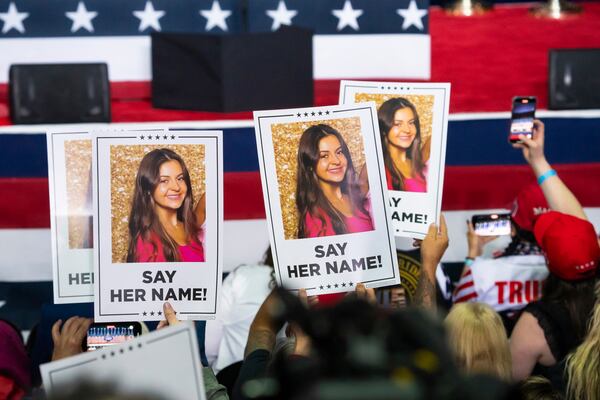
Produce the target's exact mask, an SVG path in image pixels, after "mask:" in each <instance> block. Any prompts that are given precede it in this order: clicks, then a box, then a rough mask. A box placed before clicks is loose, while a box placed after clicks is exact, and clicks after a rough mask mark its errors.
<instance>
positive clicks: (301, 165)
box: [296, 124, 367, 238]
mask: <svg viewBox="0 0 600 400" xmlns="http://www.w3.org/2000/svg"><path fill="white" fill-rule="evenodd" d="M329 135H333V136H335V137H336V138H337V139H338V141H339V142H340V145H341V148H342V153H343V154H344V156H345V157H346V160H347V166H346V175H345V176H344V180H343V181H342V183H341V190H342V193H343V194H345V195H347V196H348V197H349V199H350V202H351V203H352V209H353V210H356V209H358V210H359V211H360V212H362V213H364V214H367V211H366V209H365V206H364V196H363V195H362V194H361V192H360V188H359V187H358V182H357V179H356V171H355V169H354V164H353V163H352V156H351V155H350V150H349V149H348V145H347V144H346V141H344V138H343V137H342V135H341V134H340V133H339V132H338V131H337V130H335V129H334V128H332V127H331V126H329V125H325V124H318V125H313V126H311V127H309V128H308V129H306V130H305V131H304V132H303V133H302V136H301V137H300V144H299V145H298V170H297V173H296V207H297V208H298V214H299V222H298V238H305V237H306V234H307V232H306V221H305V220H306V214H307V213H309V214H310V215H311V216H312V217H316V218H319V219H320V220H321V223H322V226H323V228H322V232H321V233H324V231H325V229H326V225H327V223H326V219H325V215H326V216H328V217H329V218H330V220H331V224H332V227H333V230H334V232H335V233H336V234H342V233H347V232H348V228H347V227H346V223H345V222H344V216H343V215H342V213H341V212H339V211H338V210H337V209H336V208H335V207H334V206H333V205H332V204H331V203H330V202H329V200H327V197H325V194H324V193H323V191H322V190H321V187H320V186H319V178H318V177H317V173H316V166H317V163H318V162H319V154H320V152H319V142H320V141H321V139H323V138H325V137H327V136H329Z"/></svg>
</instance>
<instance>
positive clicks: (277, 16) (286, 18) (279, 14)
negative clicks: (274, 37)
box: [267, 0, 298, 31]
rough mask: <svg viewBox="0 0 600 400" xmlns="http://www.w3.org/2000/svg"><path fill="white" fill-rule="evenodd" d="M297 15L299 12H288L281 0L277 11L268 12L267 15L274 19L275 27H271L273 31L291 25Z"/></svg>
mask: <svg viewBox="0 0 600 400" xmlns="http://www.w3.org/2000/svg"><path fill="white" fill-rule="evenodd" d="M297 14H298V11H296V10H288V9H287V7H286V5H285V1H283V0H279V4H278V5H277V10H267V15H268V16H269V17H271V18H273V26H271V30H272V31H276V30H277V29H279V28H280V27H281V25H291V24H292V18H294V17H295V16H296V15H297Z"/></svg>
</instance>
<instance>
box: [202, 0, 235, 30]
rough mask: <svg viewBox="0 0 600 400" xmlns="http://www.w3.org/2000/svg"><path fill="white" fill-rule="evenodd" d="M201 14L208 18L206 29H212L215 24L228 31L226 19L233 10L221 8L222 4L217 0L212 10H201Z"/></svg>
mask: <svg viewBox="0 0 600 400" xmlns="http://www.w3.org/2000/svg"><path fill="white" fill-rule="evenodd" d="M200 14H201V15H202V16H203V17H204V18H206V28H205V29H206V31H210V30H211V29H212V28H214V27H215V26H218V27H219V28H221V29H222V30H223V31H227V22H226V21H225V19H226V18H227V17H229V16H230V15H231V11H229V10H223V9H221V5H220V4H219V2H218V1H217V0H214V1H213V3H212V7H211V9H210V10H200Z"/></svg>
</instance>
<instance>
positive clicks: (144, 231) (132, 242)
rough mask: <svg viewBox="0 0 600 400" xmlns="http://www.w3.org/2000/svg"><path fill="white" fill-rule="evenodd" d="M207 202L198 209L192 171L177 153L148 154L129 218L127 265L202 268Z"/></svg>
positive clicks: (137, 178) (199, 204)
mask: <svg viewBox="0 0 600 400" xmlns="http://www.w3.org/2000/svg"><path fill="white" fill-rule="evenodd" d="M205 207H206V206H205V197H204V195H202V197H201V198H200V201H198V204H197V205H196V206H195V207H194V195H193V193H192V183H191V179H190V174H189V171H188V169H187V167H186V165H185V162H184V161H183V158H182V157H180V156H179V155H178V154H177V153H176V152H174V151H173V150H170V149H167V148H159V149H154V150H152V151H150V152H148V153H147V154H146V155H145V156H144V158H143V159H142V161H141V162H140V165H139V168H138V171H137V174H136V177H135V186H134V192H133V201H132V203H131V211H130V213H129V246H128V250H127V262H129V263H139V262H142V263H143V262H203V261H204V248H203V246H202V239H201V237H202V229H201V226H202V224H203V223H204V219H205Z"/></svg>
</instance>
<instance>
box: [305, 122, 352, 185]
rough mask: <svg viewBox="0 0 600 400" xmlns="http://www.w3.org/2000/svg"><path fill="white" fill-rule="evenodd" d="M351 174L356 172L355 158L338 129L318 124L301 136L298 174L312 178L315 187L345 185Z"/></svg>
mask: <svg viewBox="0 0 600 400" xmlns="http://www.w3.org/2000/svg"><path fill="white" fill-rule="evenodd" d="M348 171H350V173H354V165H353V164H352V157H351V155H350V150H349V149H348V145H347V144H346V142H345V141H344V138H343V137H342V135H341V134H340V133H339V132H338V131H337V130H335V129H334V128H332V127H331V126H329V125H325V124H319V125H313V126H311V127H310V128H308V129H306V130H305V131H304V132H303V133H302V136H301V137H300V143H299V145H298V172H299V173H301V174H303V175H304V176H306V177H307V178H310V179H309V181H310V182H311V183H312V184H317V185H319V184H321V182H327V183H333V184H344V183H345V180H346V173H347V172H348Z"/></svg>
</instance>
